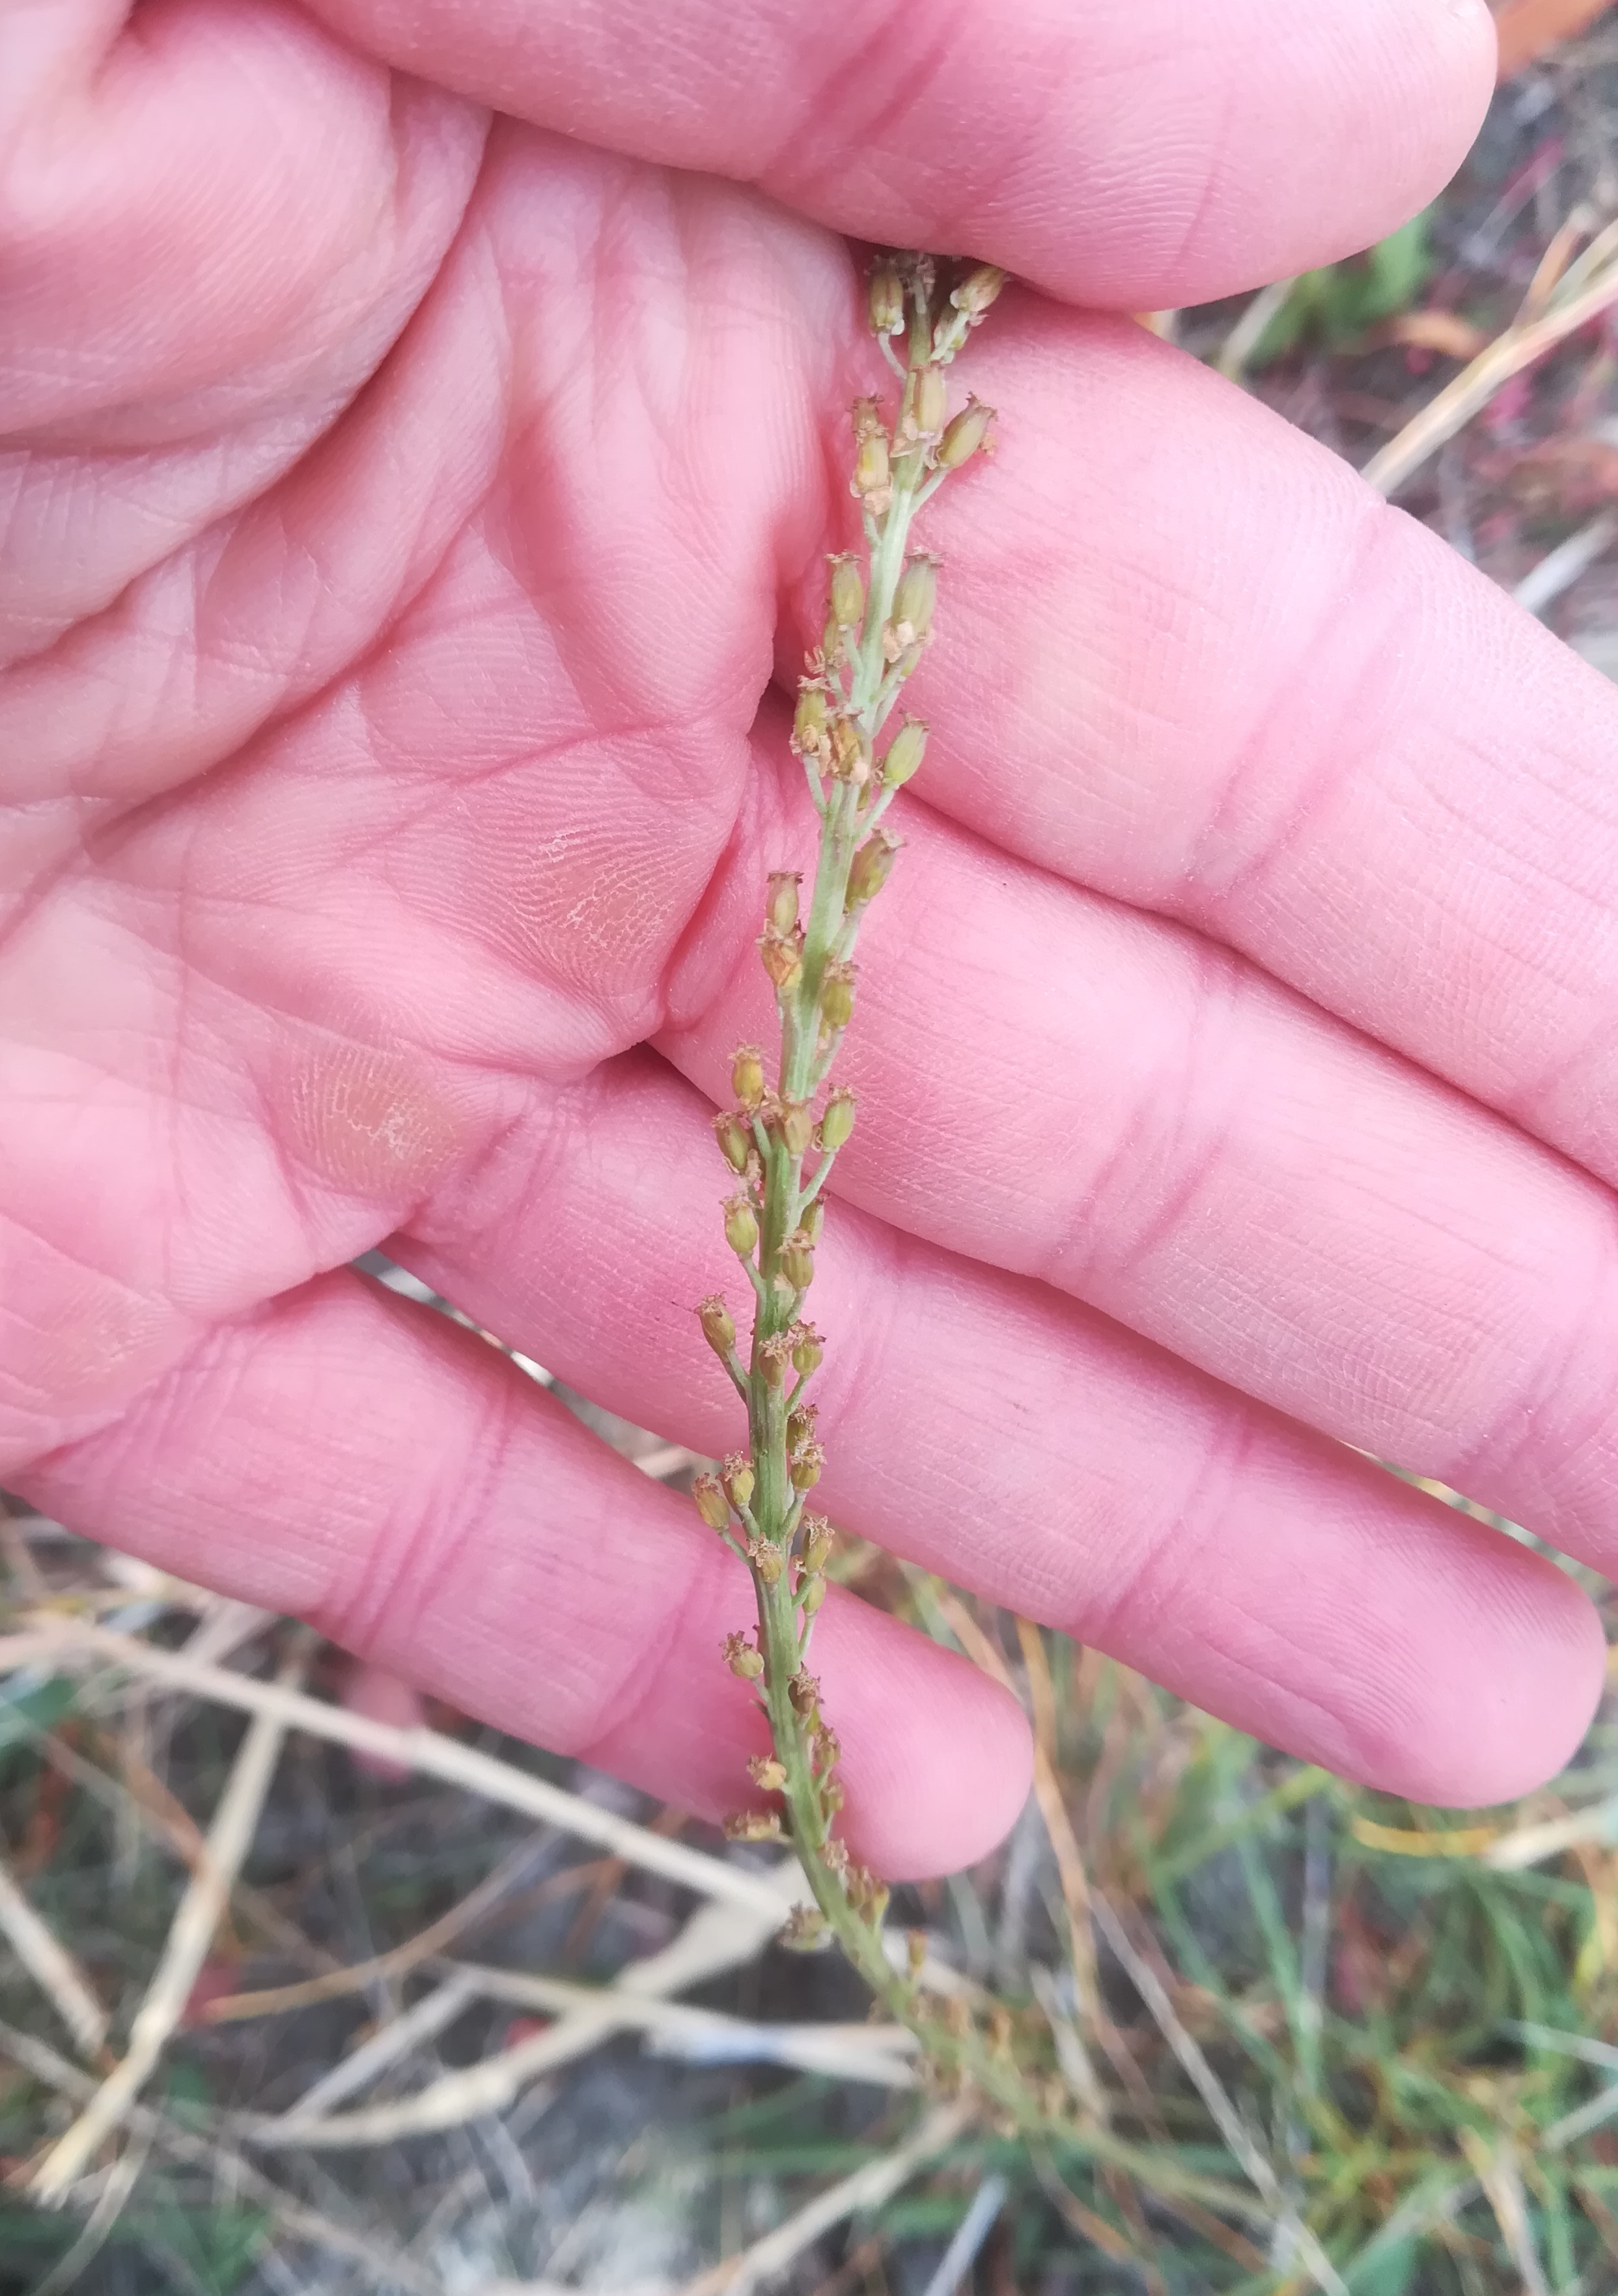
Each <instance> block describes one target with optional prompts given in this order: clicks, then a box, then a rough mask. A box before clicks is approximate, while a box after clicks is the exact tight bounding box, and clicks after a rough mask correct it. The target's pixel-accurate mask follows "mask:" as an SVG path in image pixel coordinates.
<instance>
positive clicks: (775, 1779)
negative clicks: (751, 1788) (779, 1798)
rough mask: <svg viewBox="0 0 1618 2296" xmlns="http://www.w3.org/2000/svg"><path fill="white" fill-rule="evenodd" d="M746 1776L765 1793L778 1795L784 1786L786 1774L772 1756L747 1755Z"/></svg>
mask: <svg viewBox="0 0 1618 2296" xmlns="http://www.w3.org/2000/svg"><path fill="white" fill-rule="evenodd" d="M747 1775H748V1776H749V1777H750V1778H751V1779H752V1782H753V1784H754V1785H756V1786H759V1787H760V1788H761V1789H762V1790H763V1792H765V1793H779V1792H780V1791H781V1789H782V1787H783V1786H784V1784H786V1772H785V1771H784V1769H783V1768H782V1767H781V1765H780V1763H779V1762H778V1761H776V1758H775V1756H774V1755H773V1754H749V1756H748V1757H747Z"/></svg>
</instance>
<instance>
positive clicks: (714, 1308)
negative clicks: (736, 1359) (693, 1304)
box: [696, 1292, 736, 1357]
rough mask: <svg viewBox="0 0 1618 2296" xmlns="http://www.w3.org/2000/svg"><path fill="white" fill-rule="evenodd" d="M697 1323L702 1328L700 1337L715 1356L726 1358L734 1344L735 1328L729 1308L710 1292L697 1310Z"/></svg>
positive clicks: (716, 1293) (716, 1294)
mask: <svg viewBox="0 0 1618 2296" xmlns="http://www.w3.org/2000/svg"><path fill="white" fill-rule="evenodd" d="M696 1313H697V1321H698V1322H699V1323H700V1324H702V1337H703V1338H704V1339H705V1340H706V1341H707V1342H708V1344H709V1346H710V1348H711V1349H713V1351H714V1353H715V1355H716V1356H721V1357H723V1356H728V1355H729V1353H730V1351H731V1349H732V1348H734V1347H735V1343H736V1327H735V1324H734V1323H733V1322H732V1320H731V1314H730V1310H729V1308H727V1306H726V1305H725V1302H724V1301H723V1300H721V1299H720V1297H719V1293H718V1292H710V1293H709V1295H708V1297H707V1298H706V1299H705V1300H703V1301H702V1305H701V1306H700V1307H699V1308H698V1309H697V1311H696Z"/></svg>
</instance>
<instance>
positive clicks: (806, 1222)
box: [798, 1196, 825, 1251]
mask: <svg viewBox="0 0 1618 2296" xmlns="http://www.w3.org/2000/svg"><path fill="white" fill-rule="evenodd" d="M798 1225H799V1226H800V1227H801V1229H802V1230H803V1233H804V1234H805V1235H807V1236H808V1238H809V1249H810V1251H818V1249H819V1246H820V1238H821V1236H822V1234H824V1232H825V1197H824V1196H817V1197H816V1199H815V1201H814V1202H813V1203H812V1204H811V1205H810V1206H809V1210H808V1211H806V1212H805V1213H804V1215H803V1218H801V1220H800V1221H799V1223H798Z"/></svg>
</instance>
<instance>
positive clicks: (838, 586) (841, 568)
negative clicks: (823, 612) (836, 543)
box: [832, 551, 866, 630]
mask: <svg viewBox="0 0 1618 2296" xmlns="http://www.w3.org/2000/svg"><path fill="white" fill-rule="evenodd" d="M865 618H866V586H865V583H864V581H863V579H862V578H861V576H860V571H859V569H858V566H857V565H856V564H855V562H854V561H853V560H852V558H850V556H849V554H848V553H847V552H846V551H845V552H844V553H842V556H841V557H839V558H834V559H833V561H832V619H833V621H834V623H835V624H836V625H837V627H838V628H839V629H840V630H857V629H858V627H859V625H860V624H861V622H863V621H864V619H865Z"/></svg>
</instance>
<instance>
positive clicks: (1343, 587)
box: [802, 301, 1618, 1308]
mask: <svg viewBox="0 0 1618 2296" xmlns="http://www.w3.org/2000/svg"><path fill="white" fill-rule="evenodd" d="M973 362H974V366H975V370H976V373H975V383H976V388H978V389H980V390H981V391H982V392H983V393H984V395H985V396H987V397H990V398H995V399H997V400H998V403H999V404H1000V406H1002V407H1003V408H1004V409H1005V410H1006V421H1005V438H1004V441H1003V445H1002V447H1001V451H1000V453H999V455H998V459H997V463H996V466H995V468H994V470H993V471H992V472H990V473H984V474H982V475H981V476H980V475H979V474H977V473H971V474H969V475H970V476H971V479H972V483H971V484H965V483H963V484H962V485H960V486H959V487H956V486H953V485H952V486H951V487H949V488H947V489H946V490H945V492H944V494H943V496H941V498H940V502H939V504H938V505H937V508H936V511H935V512H933V513H932V515H933V518H934V520H935V524H934V526H933V528H932V536H933V538H934V539H935V540H936V541H937V542H938V544H939V545H940V547H941V548H942V549H943V551H944V552H945V553H946V554H947V576H946V586H945V588H944V590H943V592H942V593H941V598H940V616H942V617H943V618H944V619H943V621H942V627H943V629H944V632H945V640H944V642H943V643H941V644H940V645H939V646H938V647H937V648H936V649H935V651H934V652H933V654H932V655H931V656H930V657H929V660H928V663H927V666H926V668H925V670H924V673H923V676H922V677H921V678H918V680H917V689H918V706H919V707H920V708H922V709H924V712H925V714H926V716H927V717H928V718H929V721H930V722H931V724H932V729H933V735H934V740H933V743H932V747H931V748H930V749H929V751H928V759H927V775H926V780H925V783H924V784H923V785H922V786H923V787H924V795H925V799H926V801H927V802H928V803H930V804H932V805H936V806H939V807H942V808H947V809H948V810H949V812H950V813H952V814H953V815H955V816H956V817H957V818H958V819H961V820H963V821H965V822H968V823H969V824H971V825H972V826H973V828H974V829H976V830H977V831H978V832H980V833H981V834H982V835H983V836H985V837H987V838H989V839H990V840H992V841H994V842H995V843H997V844H1004V845H1006V846H1007V847H1009V848H1010V849H1013V850H1014V851H1017V852H1020V853H1023V854H1024V855H1026V856H1027V857H1029V858H1030V859H1031V860H1034V861H1036V862H1038V863H1039V865H1040V866H1041V867H1044V868H1047V869H1055V870H1057V871H1060V872H1063V873H1065V874H1066V875H1068V876H1069V877H1071V878H1073V879H1075V880H1077V881H1080V882H1082V883H1085V884H1088V885H1091V886H1094V887H1096V889H1097V890H1101V891H1103V892H1105V893H1109V894H1113V895H1114V896H1116V897H1117V898H1120V899H1121V900H1124V901H1127V902H1129V903H1130V904H1131V905H1132V906H1137V907H1140V908H1146V909H1150V910H1155V911H1159V912H1162V913H1165V914H1170V915H1171V916H1175V917H1177V918H1179V919H1180V920H1181V921H1183V922H1186V923H1187V924H1189V925H1192V926H1194V927H1195V928H1196V929H1197V930H1198V931H1201V932H1203V933H1206V934H1208V935H1209V936H1211V938H1212V939H1214V940H1216V941H1219V942H1221V943H1224V944H1225V945H1227V946H1228V947H1234V948H1236V949H1240V950H1242V951H1244V953H1245V954H1246V955H1250V956H1252V957H1253V958H1254V959H1256V960H1257V962H1258V963H1259V964H1261V965H1262V966H1263V967H1264V968H1265V969H1266V970H1267V971H1268V972H1272V973H1275V974H1277V975H1278V976H1279V977H1281V978H1282V979H1284V980H1288V981H1290V982H1291V983H1292V984H1293V985H1294V987H1296V988H1300V989H1302V991H1303V993H1304V994H1305V995H1306V996H1309V997H1310V998H1311V999H1313V1000H1314V1001H1315V1002H1316V1003H1317V1004H1318V1005H1323V1006H1325V1007H1326V1008H1327V1009H1328V1010H1331V1011H1334V1012H1335V1013H1339V1014H1341V1015H1342V1016H1343V1018H1344V1019H1345V1020H1347V1021H1351V1023H1352V1024H1353V1025H1354V1026H1355V1027H1356V1028H1359V1029H1365V1030H1367V1031H1368V1032H1369V1033H1370V1034H1371V1035H1373V1036H1375V1037H1380V1038H1381V1039H1383V1040H1384V1042H1386V1043H1388V1044H1390V1045H1392V1046H1397V1047H1399V1048H1400V1049H1401V1050H1402V1051H1404V1052H1406V1053H1408V1054H1411V1055H1412V1056H1413V1057H1414V1058H1415V1059H1417V1060H1418V1061H1420V1062H1422V1063H1423V1064H1424V1065H1425V1066H1426V1067H1429V1068H1431V1069H1433V1070H1435V1071H1436V1072H1437V1073H1439V1074H1440V1075H1442V1076H1445V1077H1447V1078H1450V1079H1451V1080H1452V1081H1453V1082H1454V1083H1456V1084H1458V1085H1460V1086H1462V1087H1464V1088H1465V1089H1466V1091H1467V1092H1469V1093H1472V1094H1474V1095H1477V1096H1478V1097H1479V1098H1481V1099H1482V1100H1485V1101H1487V1102H1489V1103H1491V1104H1492V1105H1493V1106H1495V1107H1496V1108H1499V1109H1500V1110H1502V1111H1505V1112H1506V1113H1507V1115H1508V1116H1510V1117H1511V1118H1513V1119H1515V1121H1517V1122H1518V1123H1520V1124H1522V1125H1524V1126H1525V1127H1527V1128H1530V1129H1531V1130H1532V1131H1534V1132H1536V1133H1537V1134H1539V1136H1540V1137H1541V1138H1543V1139H1546V1140H1548V1141H1549V1142H1551V1143H1552V1144H1554V1145H1556V1147H1558V1148H1561V1149H1563V1150H1565V1152H1567V1153H1568V1154H1570V1155H1572V1156H1573V1157H1575V1158H1577V1159H1578V1160H1581V1162H1583V1163H1585V1164H1587V1165H1588V1166H1589V1168H1590V1169H1593V1170H1594V1171H1596V1172H1597V1173H1599V1174H1600V1175H1601V1176H1602V1177H1604V1178H1606V1179H1608V1180H1618V1128H1614V1123H1613V1110H1614V1106H1618V1030H1615V1029H1614V1027H1613V1025H1612V1015H1613V1013H1614V1010H1618V782H1615V780H1614V775H1613V772H1612V758H1613V756H1614V750H1618V693H1614V689H1613V686H1612V685H1610V683H1609V682H1608V681H1607V680H1606V679H1605V678H1603V677H1600V676H1597V673H1596V672H1595V671H1593V670H1592V669H1590V668H1587V667H1586V665H1585V664H1583V663H1582V662H1581V661H1579V660H1577V659H1576V658H1575V657H1574V656H1573V654H1572V653H1571V652H1569V651H1568V650H1567V649H1566V648H1565V646H1562V645H1560V644H1558V643H1557V642H1556V640H1555V639H1554V638H1552V637H1551V636H1550V635H1548V633H1547V632H1546V631H1545V630H1544V629H1543V628H1542V627H1540V625H1539V624H1538V623H1537V622H1535V621H1533V620H1532V619H1531V618H1530V617H1529V616H1527V615H1525V614H1524V613H1522V612H1521V611H1519V610H1518V609H1517V608H1516V607H1515V606H1514V605H1513V604H1512V603H1510V602H1509V601H1508V600H1507V598H1505V597H1504V596H1503V595H1502V594H1500V593H1499V591H1498V590H1497V589H1496V588H1495V587H1494V586H1493V585H1492V584H1491V583H1490V582H1488V581H1486V580H1484V579H1483V578H1482V576H1480V575H1479V574H1478V573H1477V572H1476V571H1475V570H1474V569H1472V568H1470V567H1468V566H1467V565H1466V564H1465V563H1464V562H1463V561H1462V560H1461V559H1460V558H1459V557H1458V555H1457V554H1456V553H1454V552H1452V551H1450V549H1448V548H1447V547H1446V546H1445V545H1443V544H1442V543H1441V542H1440V541H1439V540H1438V539H1437V538H1436V537H1434V536H1433V535H1432V534H1430V533H1428V532H1427V531H1425V529H1422V528H1420V527H1418V526H1417V525H1415V524H1414V523H1413V522H1412V521H1410V520H1409V519H1407V518H1405V517H1404V516H1402V515H1401V514H1400V513H1399V512H1390V511H1388V510H1387V509H1385V508H1384V506H1383V505H1382V504H1379V503H1378V502H1377V501H1376V499H1375V498H1374V497H1373V496H1371V495H1369V494H1368V493H1367V490H1366V488H1364V487H1362V486H1361V485H1360V484H1359V481H1358V480H1356V479H1355V478H1354V477H1353V476H1352V475H1351V473H1350V472H1349V471H1346V470H1344V469H1343V465H1342V464H1341V463H1339V462H1338V461H1337V460H1336V458H1335V456H1333V455H1328V454H1326V452H1325V451H1324V450H1323V449H1322V448H1320V447H1318V446H1316V445H1314V444H1313V443H1311V442H1310V440H1308V439H1304V438H1302V436H1300V435H1299V434H1298V433H1297V432H1295V431H1294V430H1291V429H1289V428H1288V427H1287V426H1286V425H1285V424H1284V423H1282V422H1278V421H1277V419H1276V418H1275V417H1274V416H1273V415H1272V414H1269V413H1268V412H1267V411H1266V410H1265V409H1263V408H1261V407H1259V406H1256V405H1254V403H1253V401H1252V400H1250V399H1248V398H1244V396H1243V395H1242V394H1240V393H1239V392H1236V391H1233V390H1230V389H1227V388H1226V387H1225V386H1224V385H1222V384H1221V383H1220V382H1219V381H1217V380H1215V379H1214V378H1212V377H1211V376H1209V375H1208V374H1206V373H1203V371H1202V370H1201V369H1199V368H1198V367H1196V366H1195V365H1193V364H1192V363H1191V362H1190V361H1189V360H1187V359H1185V358H1182V357H1179V355H1178V354H1176V353H1174V352H1172V351H1170V350H1168V349H1166V348H1165V347H1164V346H1163V345H1162V344H1161V343H1157V342H1154V341H1152V340H1149V339H1148V338H1147V337H1146V335H1145V334H1144V333H1143V332H1142V331H1141V330H1139V329H1138V328H1121V327H1117V326H1110V325H1107V324H1088V323H1084V322H1080V321H1075V320H1072V319H1071V318H1069V317H1067V316H1064V315H1062V314H1059V313H1054V312H1051V311H1050V310H1048V308H1046V309H1040V308H1039V307H1034V306H1032V305H1031V303H1029V302H1026V301H1025V302H1023V303H1021V304H1020V305H1019V306H1018V307H1017V308H1016V309H1015V310H1014V311H1008V312H1007V314H1006V324H1005V325H1004V326H1003V327H997V328H995V329H993V330H985V331H984V333H983V335H982V337H981V347H980V345H979V344H975V343H974V346H973ZM823 579H824V577H823V575H821V574H820V572H819V570H816V579H815V581H814V584H813V587H814V589H815V590H818V589H819V587H820V586H821V583H822V582H823ZM802 604H803V609H804V612H805V614H806V615H807V613H808V612H809V611H810V596H809V586H808V585H807V584H806V592H805V595H804V597H803V601H802ZM822 606H823V601H822V599H821V598H820V597H819V596H818V595H816V596H814V598H813V607H812V610H813V611H814V613H815V616H816V619H815V620H814V622H813V623H812V625H809V624H808V623H807V622H806V623H805V624H804V637H805V641H806V642H807V638H808V635H809V628H810V627H812V629H813V630H814V631H815V632H816V633H817V632H818V630H819V628H820V619H819V618H820V613H821V611H822ZM1579 1297H1580V1291H1579V1287H1578V1285H1577V1284H1575V1285H1574V1286H1573V1292H1572V1293H1571V1295H1570V1300H1569V1305H1570V1308H1572V1307H1573V1304H1574V1302H1575V1301H1576V1300H1577V1299H1578V1298H1579Z"/></svg>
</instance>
